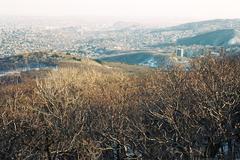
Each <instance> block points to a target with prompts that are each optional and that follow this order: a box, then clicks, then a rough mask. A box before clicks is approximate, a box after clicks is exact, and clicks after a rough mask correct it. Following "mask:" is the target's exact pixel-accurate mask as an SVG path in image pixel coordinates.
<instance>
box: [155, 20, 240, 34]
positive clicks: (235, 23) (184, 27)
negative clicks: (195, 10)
mask: <svg viewBox="0 0 240 160" xmlns="http://www.w3.org/2000/svg"><path fill="white" fill-rule="evenodd" d="M223 29H236V30H240V19H214V20H207V21H198V22H191V23H184V24H180V25H177V26H172V27H166V28H160V29H153V30H152V33H156V32H164V31H180V32H185V31H191V32H192V34H193V35H196V34H200V33H206V32H211V31H216V30H223Z"/></svg>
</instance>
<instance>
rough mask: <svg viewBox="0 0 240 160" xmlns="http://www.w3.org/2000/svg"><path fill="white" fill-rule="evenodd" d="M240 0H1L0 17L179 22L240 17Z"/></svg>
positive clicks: (158, 22) (166, 23) (171, 23)
mask: <svg viewBox="0 0 240 160" xmlns="http://www.w3.org/2000/svg"><path fill="white" fill-rule="evenodd" d="M238 4H240V2H239V1H238V0H211V1H209V0H201V1H196V0H195V1H193V0H167V1H166V0H121V1H120V0H86V1H85V0H21V1H19V0H8V1H5V0H1V1H0V16H3V15H5V16H6V15H8V16H44V17H45V16H51V17H56V16H57V17H81V18H85V19H88V20H89V21H95V20H106V21H133V22H141V23H146V24H159V25H165V26H167V25H175V24H180V23H185V22H191V21H200V20H207V19H218V18H221V19H233V18H239V15H240V10H239V7H238V6H239V5H238Z"/></svg>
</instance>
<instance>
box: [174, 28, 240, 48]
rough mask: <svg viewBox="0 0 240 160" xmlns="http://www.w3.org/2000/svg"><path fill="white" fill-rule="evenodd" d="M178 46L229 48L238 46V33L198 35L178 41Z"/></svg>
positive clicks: (224, 32)
mask: <svg viewBox="0 0 240 160" xmlns="http://www.w3.org/2000/svg"><path fill="white" fill-rule="evenodd" d="M177 44H179V45H194V44H196V45H211V46H229V45H240V32H239V31H237V30H233V29H224V30H217V31H213V32H208V33H204V34H200V35H197V36H194V37H187V38H183V39H178V40H177Z"/></svg>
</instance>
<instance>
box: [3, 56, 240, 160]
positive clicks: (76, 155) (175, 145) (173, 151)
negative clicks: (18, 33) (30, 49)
mask: <svg viewBox="0 0 240 160" xmlns="http://www.w3.org/2000/svg"><path fill="white" fill-rule="evenodd" d="M239 71H240V59H239V58H238V57H234V58H231V57H224V58H223V57H222V58H213V57H205V58H200V59H196V60H194V61H193V62H192V63H191V70H189V71H184V70H183V69H181V68H179V67H175V68H172V69H170V70H168V71H163V70H155V71H152V70H151V71H150V72H146V73H145V74H144V75H133V74H128V73H126V72H124V71H120V70H114V69H113V68H107V67H105V66H91V65H87V66H85V67H84V68H83V67H81V65H79V66H78V65H77V64H74V65H65V66H64V67H61V68H59V70H58V71H52V72H49V74H48V76H47V77H45V78H43V79H37V80H28V82H24V83H20V84H17V85H7V86H6V85H4V86H1V88H0V96H1V98H0V159H9V160H10V159H27V160H30V159H48V160H57V159H69V160H70V159H93V160H95V159H113V160H119V159H206V158H219V159H220V158H222V159H235V158H239V150H240V148H239V145H240V143H239V140H240V139H239V138H240V137H239V136H240V113H239V111H240V72H239Z"/></svg>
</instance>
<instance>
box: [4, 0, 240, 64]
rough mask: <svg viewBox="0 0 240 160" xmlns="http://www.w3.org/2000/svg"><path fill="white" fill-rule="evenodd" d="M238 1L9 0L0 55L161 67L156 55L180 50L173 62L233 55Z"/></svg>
mask: <svg viewBox="0 0 240 160" xmlns="http://www.w3.org/2000/svg"><path fill="white" fill-rule="evenodd" d="M236 3H238V2H237V1H236V0H230V1H220V2H219V1H216V0H214V1H210V2H209V1H207V0H203V1H201V2H193V1H190V0H183V1H175V0H170V1H156V0H150V1H149V2H148V1H145V0H142V1H136V0H133V1H127V0H123V1H121V2H120V1H116V2H114V1H110V0H103V1H95V0H90V1H76V0H70V1H66V0H60V1H55V0H52V1H47V0H43V1H30V0H23V1H21V2H20V1H16V0H9V1H5V2H1V6H0V29H1V30H0V35H1V38H0V42H1V43H0V56H1V57H6V56H12V55H16V54H23V53H28V52H53V53H57V52H62V53H66V54H74V55H79V56H82V57H84V56H85V57H89V58H94V59H98V60H104V61H119V62H123V63H131V64H143V65H147V66H151V67H159V66H161V63H162V62H161V61H159V59H162V58H159V57H167V58H166V59H169V58H170V61H171V60H172V57H173V56H174V55H176V56H177V52H178V51H179V50H181V52H182V53H181V54H180V55H181V56H180V59H179V58H177V59H176V58H173V59H174V60H177V63H188V60H189V58H192V57H199V56H204V55H206V54H209V53H210V52H211V54H214V55H220V54H221V53H220V52H223V51H224V52H226V53H227V52H231V54H236V53H238V52H239V47H238V46H239V44H240V40H239V39H240V36H239V24H240V20H239V19H238V18H239V17H238V15H239V14H240V13H239V10H238V8H237V7H236V6H237V5H236ZM211 32H215V33H213V36H212V33H211ZM222 34H223V36H222ZM195 36H199V37H195ZM209 36H210V39H209V38H208V37H209ZM214 36H215V37H214ZM187 38H189V41H191V42H192V43H188V41H187ZM191 38H193V39H194V40H193V41H192V40H191ZM223 48H224V50H223ZM129 56H130V57H131V58H128V57H129ZM132 56H133V57H135V59H138V61H135V62H134V61H133V60H132ZM177 57H178V56H177ZM164 59H165V58H164Z"/></svg>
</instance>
